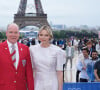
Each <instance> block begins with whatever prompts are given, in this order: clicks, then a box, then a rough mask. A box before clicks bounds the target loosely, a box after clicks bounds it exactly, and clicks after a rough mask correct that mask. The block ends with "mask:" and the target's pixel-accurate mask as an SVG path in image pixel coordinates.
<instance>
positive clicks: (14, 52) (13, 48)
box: [11, 44, 16, 67]
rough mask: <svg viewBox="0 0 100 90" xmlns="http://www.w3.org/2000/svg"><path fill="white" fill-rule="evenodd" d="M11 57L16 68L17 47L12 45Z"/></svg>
mask: <svg viewBox="0 0 100 90" xmlns="http://www.w3.org/2000/svg"><path fill="white" fill-rule="evenodd" d="M11 48H12V49H11V57H12V61H13V64H14V66H15V67H16V50H15V46H14V45H13V44H12V45H11Z"/></svg>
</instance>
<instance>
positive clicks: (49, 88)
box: [30, 44, 64, 90]
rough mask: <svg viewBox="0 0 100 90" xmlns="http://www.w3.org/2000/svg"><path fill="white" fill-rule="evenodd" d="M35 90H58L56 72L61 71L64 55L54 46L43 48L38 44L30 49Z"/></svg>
mask: <svg viewBox="0 0 100 90" xmlns="http://www.w3.org/2000/svg"><path fill="white" fill-rule="evenodd" d="M30 54H31V59H32V66H33V71H34V72H35V75H34V86H35V90H58V79H57V73H56V71H62V70H63V64H64V57H63V56H64V55H63V53H62V51H61V49H60V48H59V47H57V46H55V45H52V44H51V45H50V46H49V47H48V48H43V47H41V46H40V44H38V45H35V46H31V47H30Z"/></svg>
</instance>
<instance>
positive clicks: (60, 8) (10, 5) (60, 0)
mask: <svg viewBox="0 0 100 90" xmlns="http://www.w3.org/2000/svg"><path fill="white" fill-rule="evenodd" d="M32 2H34V0H28V8H27V12H28V11H29V10H30V11H31V10H32V11H34V12H35V10H34V7H33V8H31V5H32V4H34V3H32ZM41 2H42V7H43V9H44V12H45V13H47V14H48V21H49V22H52V23H53V24H65V25H67V26H80V25H89V26H100V0H41ZM19 3H20V0H2V2H0V27H5V26H6V25H7V24H8V23H11V22H13V17H14V14H15V13H16V12H17V10H18V7H19ZM33 6H34V5H33ZM30 8H31V9H30Z"/></svg>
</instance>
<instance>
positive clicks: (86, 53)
mask: <svg viewBox="0 0 100 90" xmlns="http://www.w3.org/2000/svg"><path fill="white" fill-rule="evenodd" d="M82 53H83V55H84V57H85V58H88V52H87V50H83V51H82Z"/></svg>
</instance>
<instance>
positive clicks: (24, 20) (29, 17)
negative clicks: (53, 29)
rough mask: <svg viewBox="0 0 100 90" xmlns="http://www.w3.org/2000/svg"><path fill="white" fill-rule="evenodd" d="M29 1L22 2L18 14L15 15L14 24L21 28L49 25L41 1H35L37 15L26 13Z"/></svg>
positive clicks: (21, 0) (22, 0) (23, 0)
mask: <svg viewBox="0 0 100 90" xmlns="http://www.w3.org/2000/svg"><path fill="white" fill-rule="evenodd" d="M27 2H28V0H20V5H19V8H18V11H17V14H15V15H14V22H15V23H17V24H18V25H19V27H20V28H23V27H25V26H30V25H31V26H37V27H39V28H40V27H41V26H42V25H49V24H48V21H47V14H44V11H43V8H42V4H41V1H40V0H34V3H35V9H36V13H26V12H25V11H26V8H27Z"/></svg>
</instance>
